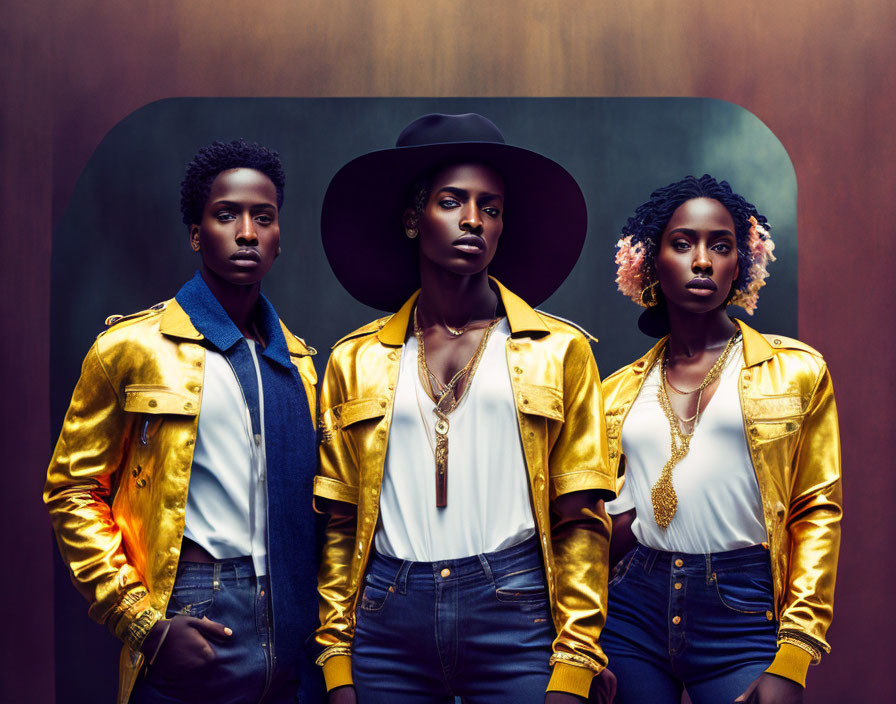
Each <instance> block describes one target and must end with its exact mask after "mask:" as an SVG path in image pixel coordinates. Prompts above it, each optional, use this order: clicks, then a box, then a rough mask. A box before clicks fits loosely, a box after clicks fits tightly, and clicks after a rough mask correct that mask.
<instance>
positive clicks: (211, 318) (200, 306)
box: [174, 271, 291, 368]
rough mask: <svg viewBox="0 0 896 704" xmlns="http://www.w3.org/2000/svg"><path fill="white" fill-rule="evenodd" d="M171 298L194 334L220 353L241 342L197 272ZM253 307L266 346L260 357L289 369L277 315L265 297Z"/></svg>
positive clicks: (286, 348)
mask: <svg viewBox="0 0 896 704" xmlns="http://www.w3.org/2000/svg"><path fill="white" fill-rule="evenodd" d="M174 298H175V300H176V301H177V302H178V304H179V305H180V307H181V308H183V310H184V312H185V313H186V314H187V316H189V318H190V322H191V323H192V324H193V326H194V327H195V328H196V330H197V331H198V332H199V333H201V334H202V336H203V337H204V338H205V339H206V340H208V341H209V342H210V343H211V344H212V345H213V346H214V347H215V348H216V349H217V350H218V351H219V352H221V353H225V352H227V351H228V350H230V349H231V348H232V347H233V346H234V345H235V344H237V343H238V342H239V341H240V340H242V339H243V334H242V333H241V332H240V331H239V328H237V326H236V325H235V324H234V322H233V321H232V320H231V319H230V316H229V315H227V312H226V311H225V310H224V307H223V306H222V305H221V303H220V302H219V301H218V299H217V298H215V295H214V294H213V293H212V292H211V289H209V287H208V285H207V284H206V283H205V281H204V280H203V278H202V275H201V274H200V273H199V272H198V271H197V272H196V273H195V274H194V276H193V278H192V279H190V280H189V281H188V282H187V283H185V284H184V285H183V286H182V287H181V289H180V291H178V292H177V295H176V296H175V297H174ZM256 306H257V307H256V311H255V315H256V323H257V324H258V331H259V332H260V333H261V335H262V337H263V338H264V340H265V341H266V343H267V344H266V346H265V348H264V352H263V356H264V357H266V358H268V359H270V360H271V361H273V362H277V363H278V364H280V365H282V366H284V367H287V368H289V367H290V366H291V363H290V361H289V348H288V347H287V346H286V339H285V338H284V337H283V330H282V329H281V327H280V318H279V317H278V316H277V311H275V310H274V306H272V305H271V302H270V301H269V300H268V299H267V298H266V297H265V296H264V294H260V295H259V296H258V303H257V304H256Z"/></svg>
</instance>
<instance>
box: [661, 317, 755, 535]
mask: <svg viewBox="0 0 896 704" xmlns="http://www.w3.org/2000/svg"><path fill="white" fill-rule="evenodd" d="M739 334H740V333H739V332H735V333H734V335H732V336H731V339H730V340H728V344H726V345H725V349H724V350H722V354H721V355H719V358H718V359H717V360H716V362H715V364H713V365H712V367H711V368H710V370H709V371H708V372H707V374H706V376H705V377H704V378H703V381H702V382H700V386H698V387H697V388H696V389H694V390H693V391H680V390H678V389H676V388H675V387H674V386H672V384H670V383H669V381H668V378H667V375H666V366H667V361H668V357H669V347H668V344H667V346H666V350H665V351H664V352H663V355H662V357H660V384H659V387H660V388H659V392H658V393H657V396H658V398H659V402H660V406H661V407H662V409H663V413H664V414H665V415H666V420H668V421H669V430H670V432H671V435H672V450H671V457H669V461H668V462H666V464H665V465H663V471H662V472H661V473H660V478H659V479H657V481H656V484H654V485H653V488H652V489H651V490H650V499H651V501H652V503H653V516H654V518H655V519H656V524H657V525H658V526H659V527H660V528H662V529H664V530H665V529H666V528H668V527H669V524H670V523H671V522H672V517H673V516H674V515H675V510H676V509H677V508H678V496H677V495H676V493H675V487H673V486H672V470H673V469H674V468H675V465H677V464H678V463H679V462H681V461H682V460H683V459H684V458H685V456H686V455H687V454H688V450H690V449H691V438H692V437H693V435H694V431H695V430H696V429H697V423H699V422H700V403H701V401H702V400H703V391H704V389H706V388H707V387H708V386H709V385H710V384H712V383H713V382H714V381H715V380H716V379H718V378H719V375H720V374H721V373H722V369H723V368H724V367H725V363H726V362H727V361H728V357H730V356H731V351H732V350H733V349H734V344H735V342H736V341H737V338H738V336H739ZM667 384H668V386H669V388H671V389H672V391H674V392H675V393H677V394H679V395H681V396H690V395H692V394H697V410H696V413H694V415H693V416H691V417H690V418H679V417H678V416H677V415H676V414H675V411H673V410H672V404H671V403H670V402H669V396H668V395H667V394H666V385H667ZM682 423H684V424H686V425H687V424H690V423H693V425H691V430H690V432H685V431H684V430H682V428H681V424H682Z"/></svg>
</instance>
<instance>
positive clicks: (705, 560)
mask: <svg viewBox="0 0 896 704" xmlns="http://www.w3.org/2000/svg"><path fill="white" fill-rule="evenodd" d="M632 559H633V560H638V561H640V562H641V563H642V564H643V565H644V569H645V570H646V571H647V572H648V573H650V572H652V571H653V570H657V569H658V570H663V571H664V572H671V571H672V570H673V569H676V570H680V571H683V572H685V573H689V574H706V575H707V576H709V575H711V574H712V573H713V572H724V571H731V570H745V569H750V568H751V567H758V568H761V569H766V570H767V569H770V568H771V560H770V558H769V551H768V548H767V547H766V546H765V545H749V546H747V547H745V548H737V549H736V550H725V551H723V552H713V553H706V554H704V555H695V554H693V553H686V552H669V551H666V550H655V549H654V548H649V547H647V546H646V545H642V544H640V543H638V545H637V547H636V548H635V554H634V556H633V557H632Z"/></svg>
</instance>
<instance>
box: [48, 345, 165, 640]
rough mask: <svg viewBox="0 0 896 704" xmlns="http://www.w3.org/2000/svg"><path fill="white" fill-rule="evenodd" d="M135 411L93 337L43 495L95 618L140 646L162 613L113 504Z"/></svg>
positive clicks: (59, 538)
mask: <svg viewBox="0 0 896 704" xmlns="http://www.w3.org/2000/svg"><path fill="white" fill-rule="evenodd" d="M132 416H133V414H127V413H124V412H123V411H122V409H121V406H120V403H119V398H118V394H117V392H116V389H115V388H114V387H113V385H112V382H111V381H110V379H109V376H108V374H107V373H106V370H105V369H104V367H103V363H102V360H101V359H100V355H99V350H98V343H96V344H94V345H93V347H91V349H90V352H89V353H88V354H87V358H86V359H85V360H84V364H83V366H82V369H81V378H80V379H79V381H78V384H77V386H76V387H75V391H74V394H73V395H72V400H71V404H70V405H69V408H68V411H67V413H66V415H65V420H64V421H63V425H62V432H61V433H60V435H59V440H58V442H57V444H56V449H55V451H54V453H53V458H52V460H51V461H50V466H49V469H48V471H47V481H46V486H45V489H44V502H45V503H46V505H47V507H48V509H49V511H50V518H51V520H52V523H53V528H54V530H55V532H56V539H57V541H58V543H59V549H60V551H61V553H62V557H63V559H64V561H65V562H66V563H67V564H68V566H69V568H70V570H71V577H72V580H73V581H74V583H75V586H77V588H78V589H79V591H80V592H81V594H83V595H84V597H85V598H86V599H87V600H88V602H89V603H90V607H89V611H88V613H89V615H90V617H91V618H93V619H94V620H96V621H98V622H100V623H104V624H106V625H107V626H108V627H109V628H110V630H111V631H112V632H113V633H114V634H115V635H116V636H118V638H120V639H121V640H123V641H124V642H125V643H127V644H129V645H130V646H131V647H132V648H134V650H138V649H139V647H140V644H142V642H143V639H144V638H145V636H146V633H148V631H149V629H150V628H152V626H153V624H154V623H155V622H156V621H157V620H158V619H159V618H161V614H159V613H158V612H155V611H154V610H152V609H151V608H149V595H148V593H147V590H146V587H145V586H144V585H143V583H142V581H141V579H140V577H139V575H138V574H137V572H136V570H135V569H134V568H133V567H132V566H131V565H130V564H129V562H128V558H127V555H126V554H125V552H124V550H123V548H122V532H121V530H122V529H121V527H120V526H119V524H118V523H116V521H115V520H114V519H113V516H112V510H111V508H110V503H111V497H112V496H113V494H114V490H115V488H116V486H117V482H118V475H119V473H120V471H121V469H122V468H121V465H122V462H123V460H124V456H125V449H126V445H127V443H128V442H129V438H130V437H131V436H132V427H131V425H132V424H133V417H132Z"/></svg>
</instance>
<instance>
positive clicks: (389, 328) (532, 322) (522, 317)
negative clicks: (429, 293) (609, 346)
mask: <svg viewBox="0 0 896 704" xmlns="http://www.w3.org/2000/svg"><path fill="white" fill-rule="evenodd" d="M488 278H489V280H490V281H492V283H494V284H495V286H496V287H497V289H498V296H499V297H500V298H501V304H502V305H503V306H504V310H505V311H506V312H507V322H508V323H509V325H510V334H511V335H518V334H521V333H524V332H534V333H541V334H547V333H549V332H550V330H548V328H547V326H546V325H545V324H544V322H543V321H542V320H541V318H540V317H539V315H538V313H536V312H535V310H534V309H533V308H532V307H531V306H530V305H529V304H528V303H526V302H525V301H524V300H523V299H522V298H520V297H519V296H517V295H516V294H515V293H513V292H512V291H510V290H509V289H508V288H506V287H505V286H504V285H503V284H502V283H501V282H500V281H498V280H497V279H496V278H494V277H493V276H489V277H488ZM419 295H420V289H417V290H416V291H414V294H413V295H412V296H411V297H410V298H409V299H408V300H407V301H405V303H404V305H403V306H401V308H399V309H398V312H396V313H395V314H394V315H392V316H391V317H390V318H388V319H387V320H386V322H385V324H384V325H383V327H381V328H380V330H379V332H378V333H377V338H378V339H379V341H380V342H382V343H383V344H384V345H391V346H394V347H401V346H402V345H403V344H404V338H405V336H406V335H407V331H408V325H409V324H410V322H411V314H412V313H413V312H414V303H415V302H416V301H417V297H418V296H419Z"/></svg>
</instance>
